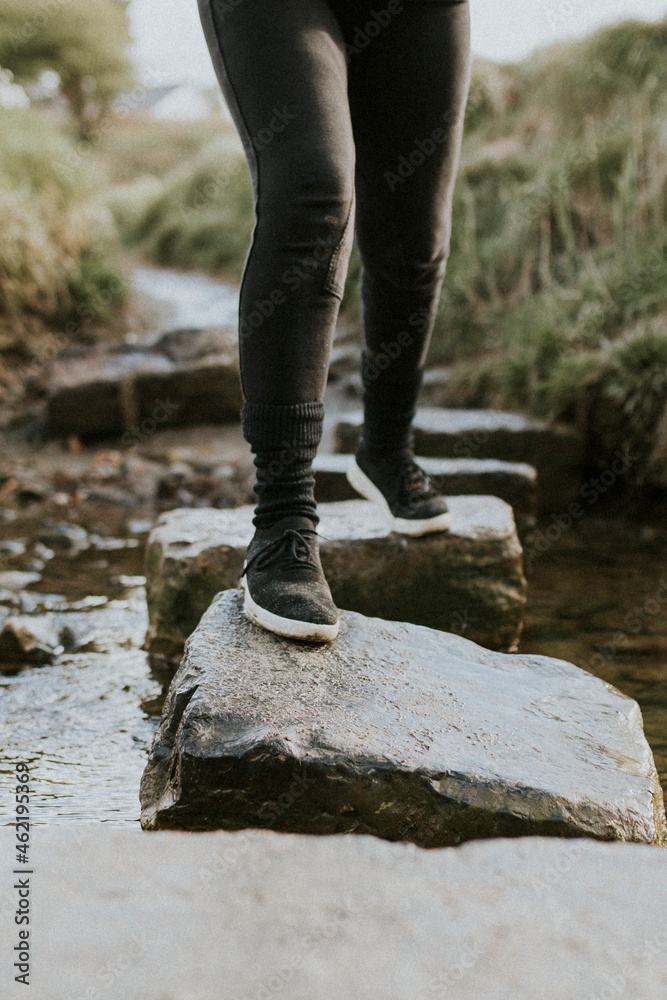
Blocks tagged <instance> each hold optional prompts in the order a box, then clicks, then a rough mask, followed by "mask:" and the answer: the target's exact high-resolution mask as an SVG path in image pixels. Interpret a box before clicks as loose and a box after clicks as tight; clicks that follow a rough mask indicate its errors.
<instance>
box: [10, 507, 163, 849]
mask: <svg viewBox="0 0 667 1000" xmlns="http://www.w3.org/2000/svg"><path fill="white" fill-rule="evenodd" d="M125 516H127V514H125ZM133 516H136V515H135V514H133ZM84 520H85V519H84ZM98 520H99V512H98V513H96V516H95V518H94V521H95V522H97V521H98ZM112 520H113V518H112V517H111V515H110V512H108V511H107V513H106V517H105V518H104V521H105V522H106V523H107V524H108V523H109V522H110V521H112ZM92 526H94V525H91V523H90V520H89V523H88V524H87V527H89V528H90V527H92ZM98 527H99V525H98ZM115 527H116V531H115V532H114V534H113V535H112V536H106V537H104V536H100V537H99V539H98V543H97V545H95V546H91V547H90V548H88V549H85V550H84V551H82V552H80V553H79V554H78V555H69V554H67V553H64V552H63V553H57V554H56V555H55V556H54V558H53V559H51V560H50V561H49V562H48V563H47V564H46V567H45V569H44V571H43V574H42V579H41V581H39V582H36V583H34V584H32V585H31V586H30V587H29V588H28V589H27V590H26V592H25V597H26V598H27V599H28V600H29V602H30V603H29V607H33V606H34V605H35V604H36V608H35V610H40V609H43V610H47V611H48V610H49V609H53V608H57V609H58V620H59V624H60V623H62V622H72V626H73V627H74V630H75V632H80V633H81V634H82V637H83V638H88V641H87V642H86V644H85V646H84V647H83V649H82V650H81V651H80V652H75V653H69V654H66V653H63V654H61V655H60V656H59V657H58V658H57V660H56V661H55V662H54V663H52V664H50V665H45V666H39V667H35V666H30V667H19V666H17V665H16V664H10V663H0V705H1V707H2V719H3V722H2V745H1V749H0V822H1V823H7V822H9V819H10V813H9V810H10V803H11V801H12V800H11V798H10V788H11V786H12V785H13V769H14V766H15V764H16V762H17V761H26V762H27V763H28V764H29V765H30V768H31V771H32V776H33V784H34V793H33V796H32V800H31V820H32V822H33V823H35V824H40V823H47V822H48V823H53V822H67V821H69V820H81V819H86V820H100V821H102V822H110V823H112V824H117V825H123V826H125V827H128V826H131V825H132V824H134V825H135V827H136V829H139V823H138V821H139V811H140V807H139V798H138V789H139V781H140V778H141V774H142V771H143V768H144V766H145V762H146V756H147V754H148V749H149V746H150V741H151V739H152V736H153V732H154V730H155V727H156V724H157V715H156V708H155V706H156V704H157V706H158V707H159V706H160V705H161V700H162V696H163V682H164V681H165V676H164V674H163V673H160V672H158V673H154V672H153V671H152V670H151V667H150V664H149V662H148V659H147V656H146V653H145V652H144V651H143V650H142V649H141V644H142V642H143V638H144V635H145V632H146V627H147V613H146V598H145V588H144V586H143V579H144V578H143V577H142V575H141V573H142V570H143V555H144V550H143V539H145V533H144V535H143V537H141V538H140V537H137V536H136V534H135V535H133V534H132V533H131V532H129V531H128V530H127V529H123V527H122V525H119V524H116V525H115ZM36 531H37V528H36V525H35V523H34V519H33V518H32V517H31V518H28V517H26V518H25V519H22V518H21V516H20V515H19V517H18V518H17V519H16V520H15V521H13V522H11V523H10V524H9V525H4V526H3V528H2V536H3V538H6V537H8V536H12V537H14V538H18V537H23V538H24V539H26V540H27V541H29V539H30V537H31V533H36ZM33 537H34V534H33ZM29 556H30V550H29V549H28V551H27V552H26V557H29ZM0 568H12V569H16V568H23V567H22V566H21V565H20V562H19V560H18V559H17V558H16V557H15V558H13V559H12V560H11V563H10V565H8V564H7V560H5V561H4V566H1V567H0ZM86 595H98V596H100V597H104V598H106V600H105V601H104V602H103V603H101V604H99V605H97V606H96V605H95V604H92V605H91V607H90V608H89V609H88V610H85V611H81V610H72V608H75V609H78V608H79V607H80V602H81V601H82V599H83V598H85V596H86ZM19 596H20V595H19ZM2 603H4V604H5V605H7V604H8V603H9V598H8V597H7V596H6V595H5V597H4V600H3V602H2ZM40 605H41V607H40ZM68 607H69V609H70V610H67V608H68ZM11 610H12V611H13V612H14V613H15V610H14V609H11ZM26 610H27V609H26ZM0 611H6V607H4V608H3V607H2V604H0ZM3 617H4V615H3ZM168 680H169V677H167V678H166V682H168ZM156 699H157V701H156Z"/></svg>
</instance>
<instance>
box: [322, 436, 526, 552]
mask: <svg viewBox="0 0 667 1000" xmlns="http://www.w3.org/2000/svg"><path fill="white" fill-rule="evenodd" d="M351 461H352V455H340V454H335V455H317V456H316V457H315V460H314V462H313V469H314V471H315V499H316V500H317V502H318V503H328V502H332V501H336V500H355V499H358V497H359V494H358V493H357V491H356V490H355V488H354V487H353V486H351V485H350V483H349V482H348V481H347V477H346V475H345V473H346V471H347V469H348V467H349V465H350V462H351ZM417 461H418V462H419V464H420V465H421V467H422V469H423V470H424V472H426V473H428V475H429V476H430V478H431V480H432V482H433V485H434V486H435V487H436V488H437V489H438V490H439V491H440V492H441V493H443V494H444V495H445V496H485V495H487V494H489V495H491V496H496V497H500V499H501V500H504V501H505V502H506V503H508V504H509V505H510V507H512V509H513V511H514V517H515V519H516V523H517V527H518V529H519V534H523V533H525V532H527V531H528V530H530V529H531V528H533V527H534V526H535V513H536V502H537V473H536V472H535V469H534V468H533V467H532V466H531V465H526V464H525V463H523V462H498V461H495V460H494V459H491V458H487V459H475V458H421V457H419V458H417Z"/></svg>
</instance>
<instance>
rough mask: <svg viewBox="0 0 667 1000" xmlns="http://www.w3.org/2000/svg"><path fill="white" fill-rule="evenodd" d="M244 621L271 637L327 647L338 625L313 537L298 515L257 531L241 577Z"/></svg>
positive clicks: (310, 525) (307, 523)
mask: <svg viewBox="0 0 667 1000" xmlns="http://www.w3.org/2000/svg"><path fill="white" fill-rule="evenodd" d="M241 586H242V587H243V590H244V593H245V600H244V604H243V609H244V611H245V613H246V614H247V616H248V617H249V618H250V619H252V621H254V622H256V623H257V624H258V625H262V626H263V627H264V628H266V629H268V630H269V631H270V632H276V633H277V634H278V635H286V636H289V637H290V638H292V639H305V640H307V641H309V642H331V640H332V639H335V638H336V636H337V635H338V628H339V625H340V619H339V616H338V609H337V608H336V605H335V604H334V602H333V599H332V597H331V591H330V590H329V584H328V583H327V581H326V578H325V576H324V573H323V572H322V564H321V562H320V553H319V548H318V541H317V531H316V530H315V528H314V527H313V522H312V521H311V520H310V519H309V518H307V517H303V516H301V515H292V516H289V517H283V518H281V520H280V521H278V522H276V524H274V525H272V527H270V528H257V530H256V531H255V536H254V538H253V539H252V541H251V542H250V545H249V546H248V551H247V553H246V560H245V563H244V565H243V572H242V573H241Z"/></svg>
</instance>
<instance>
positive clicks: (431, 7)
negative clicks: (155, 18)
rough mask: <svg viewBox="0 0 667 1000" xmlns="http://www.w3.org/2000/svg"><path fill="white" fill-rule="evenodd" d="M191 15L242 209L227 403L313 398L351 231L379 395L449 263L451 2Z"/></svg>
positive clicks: (461, 55) (461, 87)
mask: <svg viewBox="0 0 667 1000" xmlns="http://www.w3.org/2000/svg"><path fill="white" fill-rule="evenodd" d="M198 2H199V9H200V15H201V19H202V25H203V28H204V34H205V37H206V40H207V43H208V46H209V50H210V53H211V58H212V60H213V64H214V67H215V70H216V73H217V75H218V79H219V81H220V85H221V87H222V91H223V93H224V96H225V98H226V101H227V104H228V106H229V109H230V112H231V114H232V116H233V118H234V122H235V124H236V127H237V129H238V131H239V134H240V136H241V139H242V141H243V145H244V148H245V152H246V156H247V158H248V164H249V167H250V172H251V176H252V183H253V189H254V195H255V212H256V223H255V228H254V232H253V239H252V245H251V247H250V251H249V253H248V257H247V260H246V264H245V270H244V274H243V281H242V284H241V294H240V316H239V333H240V362H241V380H242V385H243V392H244V396H245V398H246V399H247V400H250V401H253V402H256V403H269V404H300V403H307V402H313V401H321V400H322V399H323V396H324V389H325V386H326V380H327V371H328V366H329V354H330V349H331V342H332V339H333V331H334V326H335V323H336V318H337V315H338V309H339V306H340V300H341V297H342V294H343V288H344V282H345V276H346V271H347V264H348V260H349V254H350V250H351V247H352V238H353V233H354V235H355V236H356V242H357V247H358V251H359V256H360V259H361V264H362V279H361V301H362V318H363V327H364V335H365V340H366V356H367V363H368V364H370V365H371V368H373V366H374V365H375V369H374V371H375V377H377V379H378V382H379V383H380V382H382V381H385V382H387V381H389V382H394V383H400V382H401V381H402V380H403V379H407V380H410V379H411V378H413V377H414V373H415V372H416V371H417V370H418V369H421V368H422V367H423V365H424V361H425V357H426V351H427V348H428V343H429V340H430V336H431V331H432V329H433V321H434V318H435V312H436V309H437V304H438V298H439V294H440V288H441V285H442V279H443V277H444V273H445V265H446V260H447V254H448V248H449V237H450V226H451V203H452V191H453V187H454V180H455V174H456V167H457V161H458V154H459V148H460V141H461V131H462V125H463V113H464V108H465V101H466V95H467V89H468V79H469V62H470V55H469V34H470V26H469V11H468V4H467V0H377V2H375V3H372V4H371V3H368V2H366V0H198ZM355 193H356V199H355Z"/></svg>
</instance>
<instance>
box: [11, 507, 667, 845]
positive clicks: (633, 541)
mask: <svg viewBox="0 0 667 1000" xmlns="http://www.w3.org/2000/svg"><path fill="white" fill-rule="evenodd" d="M8 528H9V529H11V530H9V531H8V532H6V531H5V530H4V529H3V534H5V535H7V533H9V535H11V536H12V537H14V538H19V537H24V538H25V537H26V535H27V536H28V537H29V534H28V533H29V531H31V530H33V531H34V525H33V524H26V525H22V524H21V522H20V520H19V521H18V522H14V523H13V524H11V525H10V526H8ZM117 534H118V536H119V539H118V542H115V543H114V542H113V540H110V541H109V544H108V548H107V549H105V550H103V551H98V550H94V549H88V550H85V551H84V552H81V553H80V554H79V555H77V556H74V557H72V556H68V555H66V554H60V555H57V556H56V557H55V558H54V559H52V560H51V561H50V562H49V563H47V567H46V568H45V570H44V574H45V575H44V576H43V579H42V581H41V582H40V583H38V584H33V585H32V586H31V587H30V588H29V590H30V592H31V593H33V594H34V595H35V599H40V600H43V601H45V602H46V604H47V605H48V603H49V601H51V603H53V601H54V600H55V599H54V595H56V594H59V595H61V598H65V599H66V600H68V601H70V602H74V601H80V600H81V598H82V597H84V596H85V595H86V594H97V595H103V596H104V597H106V598H108V600H107V601H106V603H104V604H103V605H101V606H99V607H91V609H90V610H88V611H86V612H85V619H86V622H87V623H88V625H89V628H90V631H91V632H92V634H93V635H94V640H93V641H92V642H90V643H88V644H87V645H86V646H85V647H84V649H83V650H82V651H81V652H78V653H72V654H62V655H61V656H60V657H59V658H58V659H57V661H56V662H55V663H53V664H51V665H47V666H42V667H25V668H22V669H17V668H16V667H15V666H10V665H7V664H5V665H4V667H3V665H0V710H1V712H2V718H3V724H2V741H1V743H2V746H1V749H0V803H1V805H0V816H2V817H3V818H2V820H1V821H2V822H5V823H6V822H9V818H10V816H9V804H10V801H11V799H10V794H9V792H10V787H11V785H12V784H13V781H12V771H13V767H14V764H15V763H16V761H17V760H25V761H28V763H29V764H30V765H31V768H32V772H33V779H34V794H33V800H32V820H33V822H34V823H37V824H39V823H45V822H49V823H51V822H67V821H69V820H80V819H93V820H100V821H103V822H108V823H113V824H123V825H124V826H126V827H130V828H132V827H134V828H135V829H137V830H138V829H139V825H138V819H139V799H138V789H139V781H140V778H141V774H142V771H143V768H144V765H145V762H146V756H147V753H148V749H149V746H150V741H151V738H152V735H153V732H154V730H155V727H156V725H157V719H158V715H159V711H160V706H161V703H162V697H163V693H164V686H165V685H166V684H168V681H169V679H170V677H169V675H165V674H164V673H160V672H158V671H157V668H156V670H152V669H151V666H150V664H149V661H148V658H147V655H146V653H145V652H144V651H142V650H141V643H142V641H143V637H144V633H145V629H146V623H147V619H146V606H145V596H144V588H143V586H141V576H140V575H141V572H142V568H143V541H144V540H145V533H144V534H143V535H141V536H140V537H139V541H140V544H137V541H138V539H137V538H136V537H132V536H131V535H130V534H129V533H128V532H123V531H122V530H118V532H117ZM128 542H129V545H128ZM114 545H116V546H117V547H114ZM5 567H7V563H5ZM665 577H667V535H665V534H658V533H655V532H651V531H648V532H647V531H644V532H642V531H641V530H639V529H636V528H629V527H627V526H624V525H621V524H612V525H609V524H593V525H587V526H585V527H582V528H579V527H577V529H576V530H574V529H573V530H572V531H571V532H570V533H566V534H565V535H564V536H563V537H562V538H561V539H560V540H559V541H558V543H557V544H555V545H554V546H553V547H552V549H550V550H549V551H547V552H545V553H544V554H542V555H541V556H540V557H539V558H537V559H536V560H535V561H534V564H533V567H532V570H531V574H530V578H529V607H528V615H527V621H526V628H525V632H524V637H523V641H522V644H521V652H530V653H544V654H547V655H550V656H557V657H561V658H564V659H567V660H570V661H572V662H574V663H577V664H578V665H579V666H582V667H585V668H587V669H590V670H591V671H592V672H593V673H595V674H597V675H599V676H601V677H603V678H604V679H605V680H607V681H609V682H611V683H612V684H614V685H616V686H617V687H618V688H620V689H621V690H622V691H624V692H625V693H627V694H629V695H631V696H632V697H634V698H636V699H637V701H638V702H639V704H640V706H641V709H642V712H643V715H644V721H645V728H646V734H647V737H648V740H649V742H650V744H651V746H652V748H653V752H654V754H655V758H656V763H657V765H658V769H659V772H660V775H661V780H662V783H663V788H667V620H666V615H665V609H667V601H665V602H663V603H660V601H659V597H660V596H661V595H660V593H659V587H660V581H661V580H662V579H664V578H665ZM40 594H41V597H40V596H39V595H40ZM656 594H658V597H656ZM664 594H665V597H666V598H667V589H665V591H664ZM49 595H51V596H49ZM61 603H62V601H61ZM76 614H77V615H78V618H79V620H80V619H81V617H82V613H81V612H76ZM628 616H632V617H628ZM623 636H625V638H623Z"/></svg>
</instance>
